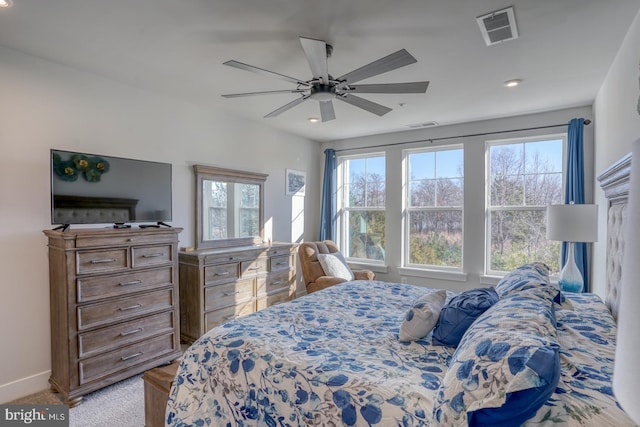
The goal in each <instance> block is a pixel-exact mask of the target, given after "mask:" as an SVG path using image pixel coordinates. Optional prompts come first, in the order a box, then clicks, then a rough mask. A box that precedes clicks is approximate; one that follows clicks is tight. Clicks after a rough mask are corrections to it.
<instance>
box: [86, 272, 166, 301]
mask: <svg viewBox="0 0 640 427" xmlns="http://www.w3.org/2000/svg"><path fill="white" fill-rule="evenodd" d="M172 284H173V267H163V268H157V269H154V270H146V271H138V272H134V273H127V274H119V275H111V276H98V277H87V278H81V279H78V280H77V285H78V302H90V301H95V300H98V299H103V298H111V297H117V296H121V295H128V294H131V293H133V292H140V291H146V290H151V289H155V288H158V287H162V286H169V285H172Z"/></svg>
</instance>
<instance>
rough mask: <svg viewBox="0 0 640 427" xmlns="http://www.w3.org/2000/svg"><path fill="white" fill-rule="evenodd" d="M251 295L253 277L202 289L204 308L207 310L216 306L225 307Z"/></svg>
mask: <svg viewBox="0 0 640 427" xmlns="http://www.w3.org/2000/svg"><path fill="white" fill-rule="evenodd" d="M252 297H253V279H249V280H238V281H237V282H231V283H224V284H222V285H215V286H207V287H206V288H205V290H204V307H205V308H204V309H205V311H209V310H212V309H214V308H216V307H227V306H230V305H234V304H237V303H238V302H239V301H244V300H246V299H248V298H252Z"/></svg>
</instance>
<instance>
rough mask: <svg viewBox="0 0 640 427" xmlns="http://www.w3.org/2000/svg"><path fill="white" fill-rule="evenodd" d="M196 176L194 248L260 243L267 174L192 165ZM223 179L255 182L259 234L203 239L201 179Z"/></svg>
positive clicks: (235, 181)
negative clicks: (258, 200) (258, 197)
mask: <svg viewBox="0 0 640 427" xmlns="http://www.w3.org/2000/svg"><path fill="white" fill-rule="evenodd" d="M193 172H194V174H195V177H196V249H205V248H226V247H231V246H247V245H258V244H261V243H262V241H263V238H264V183H265V181H266V180H267V176H268V175H267V174H262V173H256V172H247V171H240V170H234V169H223V168H218V167H214V166H206V165H193ZM205 180H208V181H224V182H230V183H242V184H255V185H257V186H258V187H259V194H260V207H259V213H258V225H259V228H260V235H259V236H251V237H233V238H228V239H215V240H204V239H203V231H204V229H203V224H202V211H203V206H202V203H203V200H202V188H203V181H205Z"/></svg>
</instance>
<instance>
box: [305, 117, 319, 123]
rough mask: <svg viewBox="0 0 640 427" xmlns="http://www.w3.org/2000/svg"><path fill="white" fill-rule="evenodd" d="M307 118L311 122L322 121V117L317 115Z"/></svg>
mask: <svg viewBox="0 0 640 427" xmlns="http://www.w3.org/2000/svg"><path fill="white" fill-rule="evenodd" d="M307 120H309V122H311V123H318V122H319V121H320V119H319V118H317V117H309V118H308V119H307Z"/></svg>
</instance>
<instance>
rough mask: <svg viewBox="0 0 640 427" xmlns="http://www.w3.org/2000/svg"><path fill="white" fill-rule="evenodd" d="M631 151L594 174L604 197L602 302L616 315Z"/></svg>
mask: <svg viewBox="0 0 640 427" xmlns="http://www.w3.org/2000/svg"><path fill="white" fill-rule="evenodd" d="M630 174H631V153H629V154H627V155H626V156H624V157H623V158H622V159H620V160H618V161H617V162H616V163H614V164H613V165H611V166H610V167H609V168H607V169H606V170H605V171H604V172H602V173H601V174H600V175H599V176H598V181H599V182H600V187H602V189H603V190H604V195H605V197H606V198H607V203H608V206H607V288H606V295H605V303H606V304H607V306H608V307H609V310H611V313H612V314H613V317H614V318H615V319H616V320H617V319H618V308H619V306H620V278H621V277H622V254H623V253H624V242H625V233H624V231H625V230H624V227H625V224H626V218H627V202H628V199H629V178H630Z"/></svg>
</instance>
